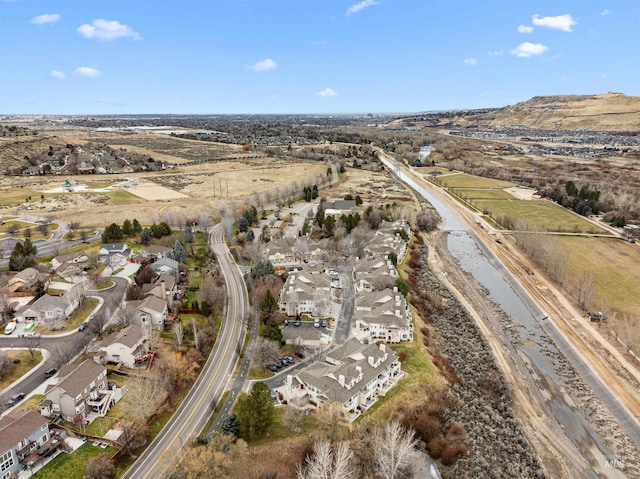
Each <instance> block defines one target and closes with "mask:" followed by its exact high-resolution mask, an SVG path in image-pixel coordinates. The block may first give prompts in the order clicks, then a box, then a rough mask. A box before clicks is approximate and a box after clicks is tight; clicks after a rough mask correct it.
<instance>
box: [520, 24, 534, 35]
mask: <svg viewBox="0 0 640 479" xmlns="http://www.w3.org/2000/svg"><path fill="white" fill-rule="evenodd" d="M518 31H519V32H520V33H531V32H532V31H533V27H530V26H528V25H518Z"/></svg>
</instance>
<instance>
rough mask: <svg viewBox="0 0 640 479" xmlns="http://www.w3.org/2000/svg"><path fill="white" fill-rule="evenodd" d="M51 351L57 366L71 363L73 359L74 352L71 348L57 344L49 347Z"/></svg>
mask: <svg viewBox="0 0 640 479" xmlns="http://www.w3.org/2000/svg"><path fill="white" fill-rule="evenodd" d="M49 352H50V353H51V358H52V359H53V362H54V364H55V365H56V366H57V367H60V366H64V365H65V364H69V363H70V362H71V360H72V359H73V353H72V352H71V350H70V349H69V348H63V347H61V346H56V347H52V348H49Z"/></svg>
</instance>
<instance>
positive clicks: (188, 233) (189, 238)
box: [184, 227, 193, 244]
mask: <svg viewBox="0 0 640 479" xmlns="http://www.w3.org/2000/svg"><path fill="white" fill-rule="evenodd" d="M184 242H185V243H187V244H191V243H193V231H192V230H191V228H190V227H187V229H186V230H184Z"/></svg>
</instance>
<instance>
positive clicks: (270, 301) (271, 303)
mask: <svg viewBox="0 0 640 479" xmlns="http://www.w3.org/2000/svg"><path fill="white" fill-rule="evenodd" d="M277 309H278V302H277V301H276V298H274V297H273V294H271V290H270V289H267V292H266V293H265V295H264V298H262V301H261V302H260V311H261V312H262V320H263V321H264V323H265V324H267V322H268V321H269V320H270V319H271V316H273V313H274V312H275V311H277ZM281 339H282V338H281Z"/></svg>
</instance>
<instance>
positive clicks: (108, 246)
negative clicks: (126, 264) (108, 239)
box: [100, 243, 127, 254]
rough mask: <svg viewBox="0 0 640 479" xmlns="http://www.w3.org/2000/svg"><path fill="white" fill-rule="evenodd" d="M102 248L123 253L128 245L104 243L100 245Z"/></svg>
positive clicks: (110, 251)
mask: <svg viewBox="0 0 640 479" xmlns="http://www.w3.org/2000/svg"><path fill="white" fill-rule="evenodd" d="M100 249H101V250H105V251H107V252H108V253H109V254H111V253H123V252H124V251H126V250H127V245H126V244H123V243H104V244H102V245H101V246H100Z"/></svg>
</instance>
